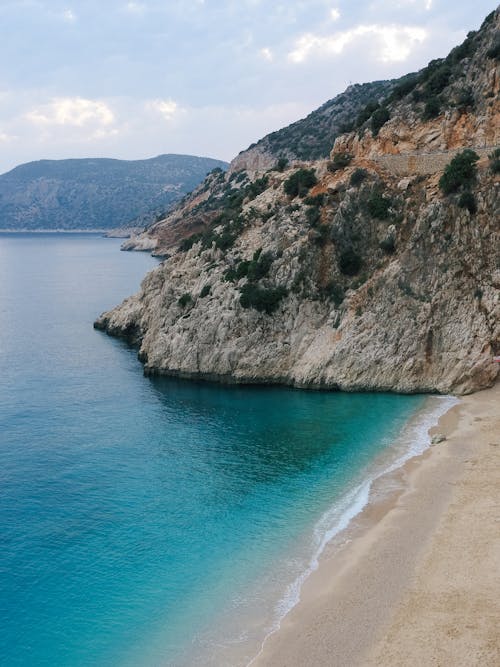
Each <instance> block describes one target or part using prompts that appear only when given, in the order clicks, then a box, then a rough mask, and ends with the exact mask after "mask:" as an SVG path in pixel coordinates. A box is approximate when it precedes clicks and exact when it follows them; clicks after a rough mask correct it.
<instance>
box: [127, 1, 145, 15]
mask: <svg viewBox="0 0 500 667" xmlns="http://www.w3.org/2000/svg"><path fill="white" fill-rule="evenodd" d="M124 9H125V11H126V12H129V13H130V14H144V12H145V11H146V5H144V4H143V3H142V2H133V1H132V0H131V2H127V4H126V5H125V8H124Z"/></svg>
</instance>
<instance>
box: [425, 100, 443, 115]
mask: <svg viewBox="0 0 500 667" xmlns="http://www.w3.org/2000/svg"><path fill="white" fill-rule="evenodd" d="M440 112H441V102H440V101H439V98H438V97H436V96H435V95H434V96H433V97H430V98H429V99H428V100H427V102H426V103H425V107H424V114H423V117H424V120H431V118H436V117H437V116H439V114H440Z"/></svg>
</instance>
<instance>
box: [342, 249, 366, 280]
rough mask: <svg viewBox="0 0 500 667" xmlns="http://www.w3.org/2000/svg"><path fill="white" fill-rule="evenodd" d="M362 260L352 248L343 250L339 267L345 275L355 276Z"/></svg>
mask: <svg viewBox="0 0 500 667" xmlns="http://www.w3.org/2000/svg"><path fill="white" fill-rule="evenodd" d="M362 265H363V261H362V259H361V257H360V256H359V255H358V254H357V253H356V252H354V250H353V249H352V248H348V249H347V250H344V251H343V252H342V254H341V255H340V259H339V269H340V271H341V273H343V274H344V275H345V276H355V275H356V274H358V273H359V271H360V270H361V267H362Z"/></svg>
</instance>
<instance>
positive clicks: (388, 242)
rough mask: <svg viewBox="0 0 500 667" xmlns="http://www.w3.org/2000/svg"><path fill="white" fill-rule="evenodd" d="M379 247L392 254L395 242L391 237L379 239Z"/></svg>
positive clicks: (394, 249)
mask: <svg viewBox="0 0 500 667" xmlns="http://www.w3.org/2000/svg"><path fill="white" fill-rule="evenodd" d="M379 247H380V249H381V250H383V251H384V252H385V253H387V254H388V255H393V254H394V253H395V252H396V243H395V241H394V239H393V238H392V237H391V238H387V239H384V240H383V241H380V243H379Z"/></svg>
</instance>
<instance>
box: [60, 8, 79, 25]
mask: <svg viewBox="0 0 500 667" xmlns="http://www.w3.org/2000/svg"><path fill="white" fill-rule="evenodd" d="M62 20H63V21H64V22H65V23H76V14H75V12H74V11H73V10H72V9H65V10H64V11H63V13H62Z"/></svg>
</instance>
